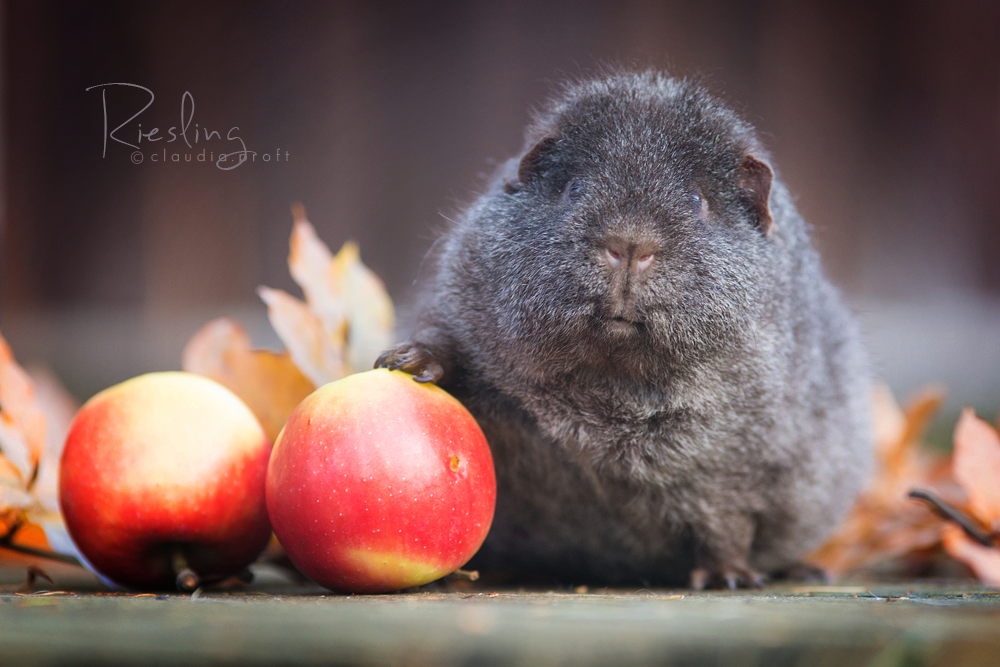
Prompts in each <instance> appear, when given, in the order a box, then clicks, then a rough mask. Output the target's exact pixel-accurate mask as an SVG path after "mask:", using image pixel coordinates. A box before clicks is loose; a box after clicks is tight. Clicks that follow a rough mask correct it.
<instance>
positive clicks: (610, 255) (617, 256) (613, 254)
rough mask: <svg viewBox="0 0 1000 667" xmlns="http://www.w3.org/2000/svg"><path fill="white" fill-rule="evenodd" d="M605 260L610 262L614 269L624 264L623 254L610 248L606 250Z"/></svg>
mask: <svg viewBox="0 0 1000 667" xmlns="http://www.w3.org/2000/svg"><path fill="white" fill-rule="evenodd" d="M604 258H605V259H606V260H608V264H609V265H610V266H611V268H612V269H617V268H618V267H619V266H621V263H622V253H621V251H620V250H618V249H617V248H614V247H612V246H608V247H607V248H605V249H604Z"/></svg>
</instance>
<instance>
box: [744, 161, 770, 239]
mask: <svg viewBox="0 0 1000 667" xmlns="http://www.w3.org/2000/svg"><path fill="white" fill-rule="evenodd" d="M773 178H774V173H773V172H772V171H771V168H770V167H769V166H768V165H767V163H766V162H762V161H761V160H758V159H757V158H755V157H754V156H753V155H747V156H746V157H745V158H744V159H743V164H741V165H740V175H739V178H738V179H737V180H736V184H737V185H739V186H740V187H741V188H743V191H744V192H745V193H746V196H747V201H748V203H749V204H750V210H751V211H752V212H753V214H754V215H755V216H756V218H757V227H758V228H759V229H760V231H761V233H763V234H764V235H765V236H767V235H769V234H770V233H771V223H772V222H773V221H774V219H773V218H772V217H771V206H770V204H769V203H768V200H770V198H771V181H772V179H773Z"/></svg>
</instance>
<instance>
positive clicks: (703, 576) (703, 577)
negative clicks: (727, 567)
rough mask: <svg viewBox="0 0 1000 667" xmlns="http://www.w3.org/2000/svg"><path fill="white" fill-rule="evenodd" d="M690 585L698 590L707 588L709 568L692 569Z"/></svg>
mask: <svg viewBox="0 0 1000 667" xmlns="http://www.w3.org/2000/svg"><path fill="white" fill-rule="evenodd" d="M688 585H689V586H690V587H691V588H692V589H693V590H696V591H701V590H705V586H707V585H708V570H706V569H705V568H703V567H699V568H695V569H693V570H691V580H690V583H689V584H688Z"/></svg>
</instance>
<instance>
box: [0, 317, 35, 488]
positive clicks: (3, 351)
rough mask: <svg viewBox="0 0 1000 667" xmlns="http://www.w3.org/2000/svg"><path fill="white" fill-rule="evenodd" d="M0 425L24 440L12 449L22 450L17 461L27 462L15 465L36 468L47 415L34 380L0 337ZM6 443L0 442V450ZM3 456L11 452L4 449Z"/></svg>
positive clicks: (23, 470)
mask: <svg viewBox="0 0 1000 667" xmlns="http://www.w3.org/2000/svg"><path fill="white" fill-rule="evenodd" d="M0 424H2V426H3V427H4V428H5V429H7V430H8V432H9V431H10V430H16V431H17V432H18V433H19V434H20V436H21V438H20V441H19V442H17V443H16V444H13V445H11V446H13V447H16V448H23V450H24V451H19V452H17V454H15V456H16V458H17V459H25V458H26V459H27V461H26V463H24V464H21V463H19V462H18V461H17V460H15V461H14V464H15V465H17V466H18V468H19V469H20V470H21V471H22V473H24V472H25V466H30V467H31V468H34V466H35V465H37V464H38V459H39V458H40V457H41V455H42V452H43V451H44V449H45V414H44V413H43V412H42V411H41V409H39V407H38V405H37V404H36V403H35V397H34V389H33V387H32V384H31V378H30V377H29V376H28V374H27V373H26V372H25V370H24V369H23V368H21V367H20V366H18V365H17V362H16V361H14V355H13V353H12V352H11V350H10V346H9V345H8V344H7V341H6V340H5V339H4V338H3V336H0ZM6 444H7V442H0V447H3V446H4V445H6ZM4 454H6V455H7V456H11V455H12V453H11V452H8V451H7V449H6V448H4Z"/></svg>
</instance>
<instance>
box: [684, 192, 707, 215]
mask: <svg viewBox="0 0 1000 667" xmlns="http://www.w3.org/2000/svg"><path fill="white" fill-rule="evenodd" d="M688 205H689V206H690V210H691V215H693V216H695V217H697V218H707V217H708V200H707V199H705V198H704V197H702V196H701V193H700V192H698V191H697V190H695V191H694V192H691V193H689V194H688Z"/></svg>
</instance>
